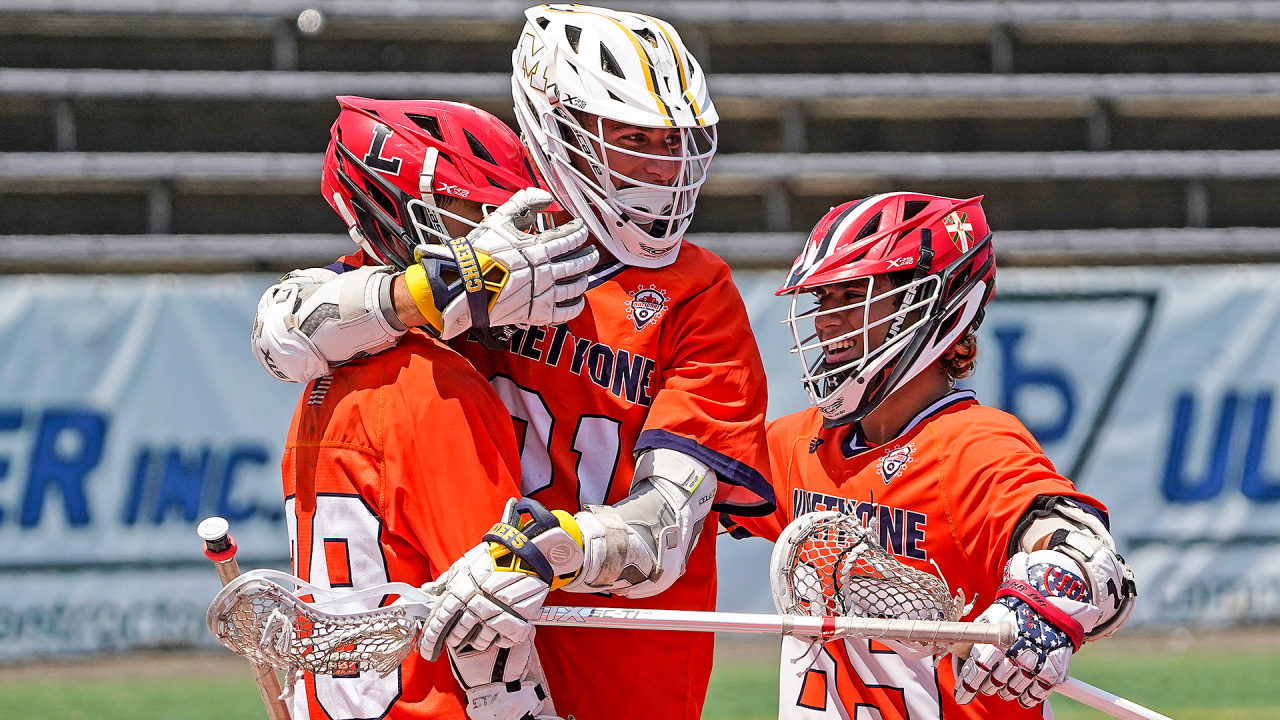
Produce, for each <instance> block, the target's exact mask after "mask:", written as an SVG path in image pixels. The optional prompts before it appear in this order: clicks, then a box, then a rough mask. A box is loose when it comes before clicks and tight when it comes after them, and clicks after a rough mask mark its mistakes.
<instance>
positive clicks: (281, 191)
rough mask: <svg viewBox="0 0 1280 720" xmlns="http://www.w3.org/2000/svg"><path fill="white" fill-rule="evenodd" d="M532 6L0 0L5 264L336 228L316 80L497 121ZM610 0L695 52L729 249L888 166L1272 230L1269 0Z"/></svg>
mask: <svg viewBox="0 0 1280 720" xmlns="http://www.w3.org/2000/svg"><path fill="white" fill-rule="evenodd" d="M524 6H525V4H524V3H517V2H511V1H509V0H473V1H472V2H469V3H452V2H437V1H435V0H428V1H418V2H404V1H395V0H361V1H357V0H333V1H327V2H326V1H321V0H316V1H315V2H309V3H308V2H295V1H286V0H217V1H211V0H204V1H202V2H196V1H195V0H163V1H161V0H96V1H95V2H89V1H88V0H0V248H2V249H0V268H5V269H9V270H11V271H13V270H23V269H32V268H35V269H48V268H53V267H57V266H58V264H59V263H66V262H72V261H73V259H74V258H75V257H83V258H85V261H86V263H85V264H87V265H93V264H94V263H95V262H97V263H106V262H112V261H111V258H117V260H118V261H115V262H114V265H112V266H113V267H114V266H130V267H144V266H145V267H154V268H158V269H165V268H169V269H201V268H217V269H234V268H249V267H252V268H278V267H289V266H292V265H296V264H302V263H304V262H307V261H312V260H314V259H317V258H324V257H331V256H332V254H333V252H334V251H336V250H338V249H345V248H347V247H349V243H350V241H349V240H347V239H346V237H345V235H344V234H342V227H341V225H340V223H339V221H338V219H337V217H336V216H334V215H333V214H332V212H330V211H329V210H328V209H327V206H326V205H325V204H324V202H323V201H322V200H321V199H320V198H319V196H318V193H317V192H316V180H317V178H318V172H319V162H320V152H321V150H322V149H323V147H324V144H325V142H326V140H327V136H328V126H329V124H331V123H332V120H333V117H334V115H335V112H336V104H335V103H334V102H333V101H332V97H333V96H334V95H337V94H348V93H349V94H364V95H368V96H374V97H443V98H449V99H457V100H461V101H465V102H471V103H473V104H476V105H478V106H480V107H484V108H485V109H488V110H490V111H492V112H495V113H496V114H498V115H499V116H500V117H502V118H503V119H505V120H507V121H508V122H511V121H513V116H512V115H511V109H510V99H509V95H508V93H509V78H508V76H507V75H506V69H507V67H508V63H509V57H510V55H509V52H510V47H511V45H512V41H513V39H514V38H515V37H516V35H517V34H518V32H519V27H520V24H521V22H522V15H521V10H522V9H523V7H524ZM620 6H625V7H626V8H628V9H635V10H638V11H643V12H651V13H653V14H657V15H659V16H661V17H664V18H667V19H670V20H671V21H673V22H674V23H675V24H676V25H677V27H678V28H679V29H680V30H681V32H682V34H683V35H684V37H685V38H686V41H687V42H688V43H689V45H690V47H691V49H692V50H693V51H694V52H695V54H697V55H698V56H699V58H700V59H701V60H702V62H703V66H704V69H705V70H706V71H707V72H708V73H709V82H710V84H711V88H712V92H713V95H714V97H715V98H716V104H717V108H718V109H719V111H720V113H721V116H722V122H721V127H720V130H721V154H720V155H719V156H718V157H717V160H716V161H715V163H714V164H713V166H712V178H711V179H710V180H709V182H708V184H707V187H706V189H705V191H704V195H703V198H702V199H701V200H700V202H699V214H698V216H697V218H696V219H695V225H694V228H693V230H694V232H695V233H697V238H699V239H700V240H702V241H704V242H705V243H707V244H708V245H710V246H711V247H713V248H714V249H716V250H717V251H718V252H721V253H722V254H723V255H724V256H725V257H726V258H728V259H729V260H730V261H731V262H733V263H734V264H735V265H741V266H760V265H764V266H777V265H784V264H786V263H787V262H788V261H789V259H790V253H793V252H794V249H795V248H796V247H797V246H798V243H799V242H800V240H801V239H802V235H801V233H803V231H805V230H806V229H807V228H808V227H809V226H810V225H811V224H812V223H813V222H814V220H816V218H817V217H819V216H821V214H822V213H824V212H825V211H826V209H827V208H828V207H830V206H831V205H833V204H835V203H838V202H841V201H843V200H846V199H849V198H851V197H856V196H859V195H862V194H866V193H872V192H879V191H885V190H889V189H895V188H905V187H911V188H916V189H921V190H924V191H928V192H937V193H942V194H949V195H956V196H967V195H976V194H985V195H986V196H987V200H986V201H985V202H984V206H985V207H987V209H988V215H989V217H990V218H991V221H992V224H993V225H994V226H996V227H998V228H1001V229H1002V230H1004V231H1006V232H1003V233H1002V235H1001V255H1002V260H1005V261H1011V262H1014V263H1018V264H1027V263H1032V264H1043V263H1048V264H1061V263H1065V262H1137V261H1143V262H1153V261H1155V262H1162V261H1164V262H1177V261H1206V260H1218V261H1221V260H1248V259H1255V260H1256V259H1268V258H1274V257H1275V256H1276V255H1277V254H1280V251H1277V247H1280V207H1277V205H1276V203H1274V201H1273V198H1274V197H1276V196H1277V195H1278V194H1280V2H1217V1H1212V0H1205V1H1201V2H1088V3H1073V2H963V1H959V2H809V1H805V2H787V3H778V2H763V1H754V0H753V1H750V2H725V1H721V0H684V1H679V0H671V1H666V2H659V1H651V2H631V3H624V4H620ZM309 7H313V8H316V9H318V10H319V14H314V13H313V14H311V15H310V16H309V17H304V18H300V17H299V13H300V12H301V11H302V10H304V9H305V8H309ZM1115 228H1119V230H1115ZM1160 228H1178V229H1180V230H1179V231H1178V232H1173V231H1165V230H1160ZM1271 228H1277V229H1276V230H1272V229H1271ZM99 236H100V237H99ZM41 237H43V238H44V239H43V240H41V239H40V238H41ZM163 238H167V240H164V239H163ZM312 242H314V243H317V245H316V247H317V251H316V252H308V251H307V250H306V248H307V247H309V246H308V243H312ZM166 243H167V244H166ZM321 247H323V249H324V252H319V248H321ZM90 258H92V259H93V260H92V261H90ZM1099 258H1101V260H1100V259H1099ZM97 266H98V267H107V265H101V264H100V265H97Z"/></svg>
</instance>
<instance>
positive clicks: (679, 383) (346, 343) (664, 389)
mask: <svg viewBox="0 0 1280 720" xmlns="http://www.w3.org/2000/svg"><path fill="white" fill-rule="evenodd" d="M526 16H527V23H526V25H525V27H524V30H523V31H522V34H521V38H520V42H519V46H518V47H517V48H516V50H515V52H514V54H513V58H512V59H513V65H514V75H513V78H512V82H513V93H514V97H515V105H516V108H515V109H516V116H517V118H518V120H519V123H520V126H521V129H522V130H523V133H524V138H523V139H524V142H525V146H526V148H527V150H528V154H529V156H530V157H531V158H532V160H533V163H534V165H535V166H536V168H537V170H538V171H539V173H540V174H541V176H542V177H543V178H545V179H546V182H547V183H548V185H549V186H550V188H551V190H552V192H553V193H554V194H555V196H556V198H557V199H558V201H559V202H560V204H561V205H562V206H563V208H564V209H565V210H567V211H568V214H565V215H562V216H561V217H560V218H558V219H568V217H570V215H571V216H575V217H578V218H581V219H582V221H583V222H584V223H585V225H586V227H587V228H589V229H590V232H591V238H592V241H591V244H592V246H593V247H595V248H596V249H597V250H598V251H599V253H600V256H601V257H602V261H601V263H600V265H599V266H597V267H596V268H595V269H594V271H593V272H592V273H591V274H590V275H589V276H588V283H589V284H588V289H587V290H586V292H585V294H584V295H583V298H584V299H585V309H583V310H582V311H581V314H577V315H576V317H572V318H563V317H560V316H557V315H552V313H553V312H555V311H557V310H558V309H559V308H558V305H557V303H561V302H564V301H563V300H561V299H560V298H556V301H555V302H553V303H552V304H551V305H552V307H551V309H549V311H548V312H547V313H544V314H541V315H537V316H536V317H535V318H534V320H537V321H543V322H545V321H547V318H550V319H549V321H550V322H552V323H556V324H555V325H554V326H553V327H549V328H541V327H535V326H531V325H532V324H533V323H531V321H530V320H529V319H524V320H513V321H503V322H506V323H508V324H515V325H519V326H520V327H519V328H518V329H515V331H514V334H512V335H510V337H509V338H508V339H506V340H505V341H503V338H504V337H506V336H505V333H504V332H503V331H502V330H499V329H495V328H494V327H493V325H498V324H502V323H501V322H499V321H496V320H494V319H493V318H490V320H491V323H490V327H488V328H487V329H486V328H484V327H481V326H478V325H475V324H474V323H472V325H473V326H474V327H473V331H472V333H471V337H472V338H479V339H480V340H483V341H484V343H487V345H486V344H484V343H482V342H474V341H471V340H465V339H464V337H465V334H459V335H458V336H457V338H458V339H457V340H456V341H455V343H454V347H455V348H456V349H458V350H459V352H461V353H462V354H463V355H464V356H465V357H466V358H467V359H469V360H470V361H471V362H472V364H473V365H474V366H475V367H476V369H478V370H479V371H480V373H481V374H482V375H484V376H485V377H487V378H488V379H489V381H490V383H491V384H492V386H493V387H494V388H495V389H496V391H497V393H498V395H499V396H500V397H501V398H502V401H503V403H504V404H505V406H506V410H507V412H509V414H510V417H511V418H513V419H514V421H515V423H516V434H517V437H518V440H519V444H520V447H521V455H520V466H521V491H522V493H523V495H525V496H526V498H527V499H526V501H525V502H524V504H523V505H522V508H523V509H522V510H519V511H517V510H516V509H515V508H512V509H511V510H510V511H508V512H507V513H506V514H505V515H504V516H499V515H492V516H489V517H487V519H488V520H489V521H490V522H492V521H494V520H500V519H501V520H504V524H505V526H506V527H505V528H504V529H503V530H502V532H503V533H505V538H504V539H502V540H500V541H497V542H495V543H490V542H484V541H482V537H481V536H482V534H478V535H477V536H476V537H475V539H474V541H473V542H474V543H479V544H477V545H476V546H475V547H474V548H472V550H471V551H469V552H468V553H467V554H466V555H465V556H463V557H462V559H461V560H459V561H458V563H456V564H455V565H454V566H453V567H452V568H451V569H450V570H449V572H448V573H447V574H446V576H445V578H446V580H447V581H448V583H447V592H446V593H445V595H444V596H443V597H442V598H441V602H440V605H439V606H438V608H437V614H436V616H435V617H434V618H433V620H432V622H431V625H430V627H429V629H428V632H427V633H426V634H425V635H424V638H423V646H424V649H425V650H428V651H432V652H439V648H440V647H442V646H448V647H449V648H451V649H452V650H454V651H456V652H465V653H471V652H480V651H484V650H487V649H488V648H491V647H495V646H501V647H507V646H519V645H521V644H522V641H524V640H526V639H527V637H528V636H529V633H530V632H531V628H532V626H531V625H530V624H529V621H530V620H532V619H533V618H536V617H537V615H538V613H539V611H540V609H541V606H542V604H543V603H544V601H545V600H546V598H547V596H548V593H549V592H550V591H551V590H552V589H556V590H560V591H563V592H573V593H579V594H578V595H576V596H574V597H572V598H566V599H564V600H563V601H561V604H571V605H600V606H617V607H652V606H660V607H665V608H673V609H687V610H711V609H713V608H714V606H715V597H716V586H715V527H716V524H717V517H716V513H722V512H733V513H735V514H743V515H762V514H767V513H769V512H772V511H773V507H774V497H773V493H772V490H771V488H770V486H769V484H768V482H767V480H766V478H765V473H766V472H767V471H768V461H767V456H766V452H767V450H766V445H765V438H764V411H765V402H766V395H765V393H764V391H763V390H764V386H765V379H764V369H763V365H762V364H761V361H760V358H759V353H758V351H757V350H756V347H755V344H754V342H753V339H752V335H751V330H750V326H749V324H748V320H747V315H746V309H745V307H744V305H743V303H742V300H741V297H740V296H739V294H738V291H737V289H736V287H735V286H734V284H733V282H732V279H731V278H730V275H729V270H728V267H727V266H726V265H725V264H724V262H723V261H721V260H720V259H719V258H717V257H715V256H714V255H713V254H711V253H710V252H707V251H706V250H703V249H702V248H699V247H696V246H694V245H690V244H688V243H683V244H682V242H681V238H682V236H683V234H684V232H685V230H686V229H687V227H688V224H689V221H690V219H691V217H692V214H693V211H694V204H695V200H696V198H697V194H698V190H699V188H700V187H701V185H702V183H703V181H704V180H705V178H706V171H707V166H708V164H709V163H710V160H711V156H712V155H713V153H714V151H715V146H716V133H715V127H714V126H715V123H716V121H717V115H716V111H715V108H714V106H713V105H712V103H711V100H710V98H709V97H708V95H707V90H706V84H705V80H704V77H703V75H702V72H701V70H700V69H699V68H698V66H697V63H696V62H695V61H694V60H693V57H692V55H690V54H689V52H688V51H687V50H686V49H685V47H684V45H683V44H682V43H681V41H680V38H679V36H678V35H677V34H676V32H675V30H674V29H673V28H672V27H671V26H670V25H668V24H667V23H665V22H662V21H660V20H656V19H654V18H651V17H647V16H644V15H638V14H634V13H617V12H613V11H611V10H605V9H600V8H592V7H586V6H580V5H544V6H539V7H535V8H531V9H529V10H528V11H527V12H526ZM364 150H365V148H363V147H362V148H359V149H358V152H362V151H364ZM369 151H370V154H372V155H373V156H375V157H378V158H382V159H384V160H385V162H386V163H388V164H394V163H393V160H392V158H393V157H398V156H394V155H392V154H387V153H385V152H384V153H381V154H379V153H372V148H369ZM358 152H357V154H358ZM405 162H406V163H407V162H408V160H405ZM380 172H384V173H385V172H388V171H387V170H381V171H380ZM401 172H403V170H401ZM345 216H346V215H344V217H345ZM348 225H349V226H350V227H352V228H353V237H357V238H358V239H359V240H360V241H361V242H363V241H364V240H365V239H367V237H366V236H367V234H368V231H367V230H366V229H364V225H363V224H362V223H361V221H360V218H359V217H354V221H352V220H349V221H348ZM370 262H374V263H376V262H383V260H382V259H380V258H378V257H377V256H376V255H375V256H369V255H367V254H360V255H357V256H352V257H348V258H344V259H343V260H342V261H341V262H340V263H339V264H337V265H335V266H331V267H332V268H333V269H334V270H335V271H336V270H352V269H354V268H358V267H361V266H363V265H365V264H367V263H370ZM308 272H314V271H308ZM355 272H369V271H368V270H364V269H361V270H355ZM409 272H416V271H415V270H414V266H409ZM346 274H349V273H343V274H341V275H338V276H337V277H336V278H334V277H318V276H316V277H314V282H316V283H323V284H322V285H321V286H320V287H321V288H322V289H320V290H314V291H313V292H315V293H316V294H319V293H321V292H327V293H331V296H332V293H334V292H335V291H331V290H328V289H327V288H328V287H329V286H330V285H331V284H335V283H342V282H344V280H345V278H344V275H346ZM557 278H558V276H557ZM411 285H412V284H411ZM309 287H310V286H309ZM547 287H551V284H550V283H542V284H538V283H534V287H533V290H534V291H535V292H538V293H541V294H538V295H536V296H535V297H543V296H545V295H548V294H550V293H551V292H552V291H551V290H546V291H545V292H544V291H543V289H544V288H547ZM410 290H413V287H410ZM415 292H416V291H415ZM366 297H370V295H369V294H366ZM413 299H414V301H415V303H416V304H418V305H423V304H424V303H423V302H419V298H418V296H417V295H414V297H413ZM428 304H429V303H428ZM381 307H384V308H385V307H386V306H385V305H383V306H381ZM272 312H277V313H278V312H279V310H277V309H276V306H275V305H273V304H271V303H270V302H267V301H264V305H263V306H261V308H260V318H259V319H260V321H261V325H262V331H261V333H260V334H259V335H258V336H257V339H256V340H255V343H256V345H257V347H258V349H259V355H262V351H263V349H264V348H268V349H270V351H271V355H272V358H273V359H274V364H275V367H276V368H279V369H280V370H281V371H282V372H281V374H282V375H284V376H285V378H286V379H290V380H294V381H315V382H316V385H313V387H318V386H319V384H320V383H323V382H325V381H324V379H323V378H321V379H319V380H317V377H319V376H321V375H323V373H325V372H328V371H329V369H330V368H331V367H333V366H334V365H335V364H337V363H339V362H341V361H343V360H345V359H346V358H347V357H350V356H351V353H352V352H353V351H358V352H363V353H372V352H376V351H377V350H378V349H380V348H382V347H386V346H389V345H391V344H394V342H395V341H396V338H395V337H394V336H393V335H392V333H390V332H386V333H384V334H383V335H382V336H380V337H376V338H370V337H369V336H362V335H360V333H358V332H356V331H354V330H351V331H347V332H345V334H344V337H345V338H346V339H345V340H343V341H338V340H336V339H330V340H328V341H327V342H325V343H320V342H313V343H310V344H303V343H292V344H290V343H288V342H286V341H285V340H284V339H283V338H284V336H283V335H282V333H284V332H285V329H287V328H289V327H290V325H291V323H293V322H295V321H288V320H279V321H273V320H271V319H269V318H265V319H264V318H263V317H261V314H262V313H265V314H267V315H270V314H271V313H272ZM429 314H430V313H425V312H424V315H429ZM458 317H461V318H463V319H464V320H468V319H469V316H466V315H463V314H461V313H459V314H458ZM402 320H404V318H402ZM405 322H408V321H407V320H406V321H405ZM451 322H454V320H451V319H450V318H445V320H444V325H446V326H449V327H452V326H451V325H449V323H451ZM300 324H301V325H302V326H307V322H306V320H305V319H303V320H302V321H301V323H300ZM333 329H334V330H335V331H337V330H340V327H339V326H337V325H335V326H333ZM477 329H478V330H479V332H477ZM508 329H510V328H508ZM495 340H496V341H497V342H501V344H500V345H497V342H495ZM495 345H496V349H495ZM330 348H334V349H335V351H333V352H331V351H330ZM281 354H288V355H290V357H289V359H288V361H287V362H282V361H281V358H280V355H281ZM286 366H287V367H286ZM268 369H269V370H270V369H271V368H270V367H269V368H268ZM494 422H495V421H494V419H490V420H489V421H488V426H489V427H493V425H494ZM430 426H434V423H432V424H431V425H429V426H428V427H430ZM424 430H425V428H424ZM547 508H550V509H551V510H552V511H560V513H554V512H547V511H546V509H547ZM568 543H571V544H572V547H570V546H569V545H568ZM504 546H505V549H504ZM659 593H661V594H660V595H659ZM654 595H658V597H657V598H654V599H648V598H650V597H651V596H654ZM712 644H713V637H712V635H710V634H693V633H666V632H657V631H621V630H617V631H615V630H586V631H583V630H561V629H551V628H544V629H542V630H541V631H539V633H538V635H537V645H538V648H539V651H540V655H541V661H542V665H543V667H544V668H545V669H546V677H547V680H548V684H549V686H550V690H551V694H552V696H553V697H554V698H555V702H556V707H557V709H559V710H560V711H561V712H562V713H565V714H572V715H574V716H575V717H577V718H578V720H621V719H623V718H653V717H661V718H685V719H687V720H697V718H699V717H700V716H701V711H702V702H703V699H704V696H705V693H706V687H707V682H708V679H709V677H710V672H711V657H712ZM624 648H644V654H643V658H647V659H637V657H636V656H635V655H634V654H632V653H629V652H624V651H622V650H621V649H624ZM588 659H589V660H588ZM606 688H607V689H606ZM511 717H512V718H513V720H515V719H516V718H518V717H519V716H518V715H513V716H511Z"/></svg>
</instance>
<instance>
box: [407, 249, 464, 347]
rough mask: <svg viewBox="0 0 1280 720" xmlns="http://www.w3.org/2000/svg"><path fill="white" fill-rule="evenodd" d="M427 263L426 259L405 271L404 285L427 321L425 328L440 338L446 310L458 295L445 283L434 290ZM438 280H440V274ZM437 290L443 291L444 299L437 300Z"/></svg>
mask: <svg viewBox="0 0 1280 720" xmlns="http://www.w3.org/2000/svg"><path fill="white" fill-rule="evenodd" d="M425 262H429V260H428V259H426V258H424V259H423V261H422V262H418V263H414V264H413V265H410V266H409V267H408V269H406V270H405V271H404V284H405V287H407V288H408V289H409V297H411V298H413V304H414V305H416V306H417V307H418V312H420V313H422V317H424V318H426V319H427V324H426V325H425V326H424V327H426V328H427V329H428V330H431V331H432V334H433V335H435V336H436V337H439V336H440V334H441V333H443V332H444V308H446V307H448V305H449V302H448V301H449V300H451V299H452V298H453V297H454V296H456V294H457V293H450V292H449V288H447V287H445V286H444V284H443V283H439V284H440V285H441V287H439V288H433V287H432V282H431V280H432V278H431V277H430V276H429V275H428V274H427V269H426V268H425V267H424V266H423V263H425ZM436 279H437V280H438V279H439V276H438V274H437V277H436ZM436 290H443V291H444V292H443V293H442V295H443V297H441V298H438V299H437V298H436ZM441 301H443V302H441Z"/></svg>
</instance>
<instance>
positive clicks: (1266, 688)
mask: <svg viewBox="0 0 1280 720" xmlns="http://www.w3.org/2000/svg"><path fill="white" fill-rule="evenodd" d="M1242 637H1244V636H1242ZM1239 645H1240V643H1232V642H1231V641H1230V640H1222V639H1216V640H1215V639H1213V638H1209V639H1208V641H1199V640H1198V641H1197V642H1196V643H1194V644H1191V645H1190V646H1182V647H1174V648H1173V649H1171V648H1170V646H1169V645H1168V644H1167V643H1164V642H1162V641H1138V642H1123V641H1120V642H1112V643H1110V647H1108V644H1105V643H1104V644H1101V645H1098V646H1096V647H1089V648H1086V650H1085V651H1084V652H1083V653H1082V654H1081V655H1080V656H1079V657H1078V658H1077V659H1076V661H1075V662H1073V663H1072V674H1073V675H1075V676H1076V677H1078V678H1080V679H1081V680H1084V681H1085V682H1089V683H1093V684H1095V685H1098V686H1100V687H1105V688H1107V689H1108V690H1111V691H1112V692H1115V693H1117V694H1119V695H1123V696H1126V697H1128V698H1129V699H1131V700H1134V701H1135V702H1139V703H1142V704H1144V705H1147V706H1148V707H1151V708H1153V709H1156V710H1159V711H1160V712H1163V713H1165V714H1166V715H1169V716H1170V717H1172V718H1175V720H1228V719H1230V720H1261V719H1262V718H1280V682H1278V681H1277V678H1280V632H1277V631H1275V630H1267V631H1264V632H1261V633H1260V634H1259V633H1254V634H1252V636H1251V637H1249V641H1248V643H1247V646H1246V647H1244V648H1240V647H1239ZM717 656H718V659H717V665H716V669H715V672H714V673H713V675H712V683H711V691H710V694H709V696H708V699H707V709H706V712H705V713H704V715H703V717H704V718H705V719H706V720H763V719H765V718H774V717H776V703H777V660H776V659H775V658H776V656H775V655H774V652H773V650H772V648H771V647H769V645H768V644H764V643H738V644H732V643H724V642H722V643H720V644H719V648H718V653H717ZM239 662H240V661H239V660H238V659H237V658H233V657H222V656H205V655H194V656H193V655H191V654H185V655H182V654H177V655H175V656H173V657H167V656H164V655H159V656H157V655H151V656H148V658H147V659H146V661H145V662H144V661H139V660H137V659H134V658H131V657H129V656H125V657H121V658H113V659H107V660H99V661H95V662H94V663H87V664H86V663H77V664H69V665H68V664H47V665H41V666H35V667H27V668H0V720H205V719H206V718H207V719H208V720H214V719H215V718H216V719H217V720H229V719H230V720H234V719H238V718H246V719H250V718H251V719H253V720H259V719H260V718H263V717H265V714H264V713H263V710H262V707H261V704H260V701H259V700H258V694H257V691H256V689H255V687H254V685H253V683H252V679H251V677H250V675H249V672H248V669H247V667H241V665H240V664H239ZM1053 707H1054V711H1055V715H1056V716H1057V717H1058V718H1059V719H1060V720H1094V719H1101V718H1105V717H1106V716H1105V715H1102V714H1101V713H1097V712H1095V711H1093V710H1091V709H1089V708H1085V707H1083V706H1080V705H1077V704H1076V703H1074V702H1072V701H1070V700H1066V699H1065V698H1061V697H1058V698H1056V699H1054V700H1053Z"/></svg>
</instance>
